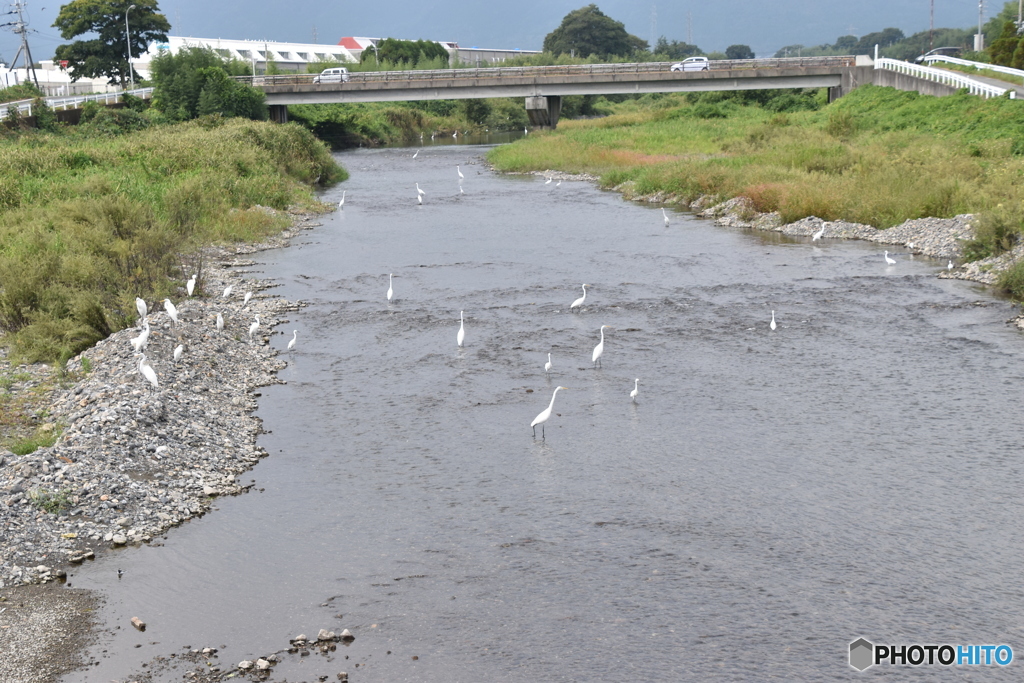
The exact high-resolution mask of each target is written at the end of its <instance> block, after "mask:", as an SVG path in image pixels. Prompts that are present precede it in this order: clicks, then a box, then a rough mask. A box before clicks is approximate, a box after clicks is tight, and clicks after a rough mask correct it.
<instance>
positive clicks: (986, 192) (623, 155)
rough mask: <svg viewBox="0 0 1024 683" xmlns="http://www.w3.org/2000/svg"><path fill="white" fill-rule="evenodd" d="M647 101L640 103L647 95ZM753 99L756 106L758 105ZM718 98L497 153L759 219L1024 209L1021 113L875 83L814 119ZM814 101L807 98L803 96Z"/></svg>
mask: <svg viewBox="0 0 1024 683" xmlns="http://www.w3.org/2000/svg"><path fill="white" fill-rule="evenodd" d="M641 99H642V98H641ZM752 100H753V102H752ZM777 101H778V100H775V99H769V100H765V101H764V102H760V101H757V100H756V98H754V97H753V96H750V95H747V96H730V95H728V94H724V93H709V94H706V95H700V96H687V97H683V96H678V95H673V96H667V97H663V98H659V99H658V100H651V101H648V102H642V101H639V100H635V101H633V102H629V103H623V104H619V105H612V106H613V108H614V110H615V112H616V113H615V114H613V115H612V116H609V117H606V118H603V119H599V120H588V121H564V122H560V123H559V127H558V130H557V131H554V132H549V133H544V134H538V135H531V136H529V137H528V138H525V139H523V140H519V141H517V142H516V143H514V144H511V145H506V146H502V147H499V148H496V149H495V150H493V151H492V152H491V153H490V155H489V159H490V161H491V162H492V163H494V164H495V166H496V167H497V168H499V169H502V170H508V171H530V170H543V169H547V168H557V169H560V170H563V171H569V172H576V173H590V174H594V175H598V176H600V177H601V182H602V185H604V186H606V187H613V186H617V185H620V184H622V183H624V182H627V181H628V182H629V183H630V185H629V187H630V188H631V189H630V192H631V193H634V194H636V195H643V194H652V193H655V192H665V193H668V194H670V195H675V196H676V197H677V198H678V199H679V200H681V201H691V200H693V199H696V198H697V197H698V196H700V195H703V194H711V195H716V196H719V197H720V198H722V199H727V198H730V197H734V196H738V195H745V196H748V197H750V198H751V199H752V200H753V201H754V204H755V206H756V207H757V208H758V210H760V211H779V212H780V214H781V215H782V217H783V219H784V220H786V221H793V220H797V219H799V218H803V217H806V216H808V215H815V216H818V217H820V218H823V219H826V220H837V219H843V220H850V221H856V222H860V223H867V224H870V225H874V226H877V227H879V228H887V227H890V226H893V225H896V224H899V223H901V222H903V221H905V220H907V219H911V218H922V217H927V216H935V217H950V216H954V215H956V214H959V213H966V212H974V213H985V212H987V211H990V210H991V209H993V208H994V207H996V206H997V205H999V204H1004V205H1007V206H1009V205H1015V206H1016V205H1020V204H1021V202H1022V201H1024V184H1022V183H1021V180H1022V179H1024V156H1022V153H1024V106H1022V103H1020V102H1017V101H1016V100H1009V99H1002V98H997V99H991V100H983V99H980V98H977V97H974V96H970V95H967V94H965V93H961V94H956V95H952V96H949V97H942V98H939V97H925V96H920V95H918V94H916V93H907V92H901V91H897V90H894V89H892V88H879V87H873V86H865V87H861V88H858V89H857V90H855V91H853V92H852V93H851V94H849V95H847V96H846V97H844V98H842V99H840V100H838V101H837V102H835V103H833V104H831V105H827V106H820V107H818V108H817V109H813V110H802V111H801V110H800V108H799V107H793V108H791V109H789V110H787V111H783V112H779V111H776V110H774V109H773V107H772V106H771V105H770V103H772V102H777ZM803 101H806V100H803Z"/></svg>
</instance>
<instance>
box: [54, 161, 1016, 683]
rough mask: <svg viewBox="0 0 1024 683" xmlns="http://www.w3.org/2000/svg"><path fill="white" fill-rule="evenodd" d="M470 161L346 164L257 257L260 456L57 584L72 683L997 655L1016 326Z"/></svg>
mask: <svg viewBox="0 0 1024 683" xmlns="http://www.w3.org/2000/svg"><path fill="white" fill-rule="evenodd" d="M486 149H487V148H486V147H481V146H476V147H474V146H451V147H427V148H423V149H422V150H421V151H420V153H419V155H418V157H417V158H415V159H414V158H413V153H414V151H415V150H414V149H378V150H370V151H367V150H359V151H353V152H346V153H343V154H340V155H339V157H340V159H339V160H340V161H341V162H342V163H343V164H344V165H345V167H346V168H348V169H349V170H350V171H351V172H352V178H351V180H350V181H349V182H346V183H345V184H344V186H343V187H341V186H339V187H337V188H332V189H331V190H329V191H328V192H327V193H326V194H325V196H324V199H325V200H326V201H334V202H336V201H337V200H338V199H339V198H340V197H341V193H342V190H343V189H344V190H345V191H346V200H345V206H344V209H343V210H342V211H338V212H336V213H334V214H330V215H327V216H325V217H324V219H323V225H322V226H321V227H318V228H316V229H315V230H313V231H311V232H308V233H304V236H303V237H302V238H300V239H296V240H295V242H294V243H293V245H292V246H291V247H289V248H286V249H282V250H279V251H272V252H263V253H261V254H259V255H257V258H258V259H260V262H261V265H260V266H259V268H258V270H260V272H261V274H262V275H263V276H266V277H272V278H276V279H277V280H278V281H279V282H280V283H281V284H282V287H281V288H279V289H278V290H276V291H277V293H279V294H280V295H282V296H284V297H286V298H288V299H292V300H299V299H301V300H304V301H307V302H309V306H308V308H305V309H302V310H300V311H299V312H297V313H296V314H295V317H294V320H293V322H292V323H290V324H286V325H282V326H281V327H280V328H279V329H278V332H279V333H280V334H277V335H275V336H274V337H273V341H272V343H273V344H274V345H275V346H277V347H279V348H281V349H284V347H285V346H286V344H287V342H288V340H289V339H291V336H292V330H293V329H296V330H298V344H297V345H296V348H295V350H294V352H292V353H290V354H287V355H286V356H285V358H286V359H287V360H288V361H289V365H288V367H287V368H286V369H285V370H283V371H282V372H281V373H280V377H281V379H282V380H285V381H286V382H287V384H284V385H280V386H272V387H268V388H266V389H265V390H264V391H263V396H262V398H261V399H260V408H259V415H260V417H262V418H263V420H264V427H265V429H266V430H268V433H266V434H265V435H263V436H262V438H261V445H262V446H263V447H265V448H266V449H267V450H268V451H269V452H270V454H271V457H269V458H267V459H265V460H263V461H262V462H261V463H260V464H259V465H258V466H257V467H256V468H255V470H253V471H252V473H251V476H246V477H244V478H243V480H244V481H246V482H248V481H249V480H250V479H253V480H255V486H256V487H257V488H256V489H254V490H253V491H252V492H251V493H249V494H246V495H242V496H239V497H236V498H228V499H221V500H220V501H219V502H218V504H217V507H218V508H219V510H218V511H217V512H214V513H212V514H209V515H207V516H205V517H204V518H202V519H197V520H194V521H192V522H191V523H188V524H185V525H184V526H183V527H181V528H180V529H177V530H174V531H172V532H171V533H170V534H169V535H168V538H167V540H166V541H165V545H163V546H162V547H145V548H142V549H138V550H131V549H129V550H126V551H123V552H117V553H111V554H108V555H106V556H105V557H103V558H101V559H100V560H98V561H96V562H95V563H92V564H90V565H88V566H83V567H82V568H79V569H77V570H76V571H75V574H76V576H75V579H74V584H75V586H76V587H81V588H95V589H99V590H100V591H101V592H102V593H103V594H104V595H105V596H106V599H107V605H106V607H105V608H104V609H103V613H102V615H101V619H102V621H103V623H104V624H105V625H106V630H104V631H103V632H102V633H101V635H100V639H99V642H98V643H97V645H96V647H95V649H94V651H93V656H94V657H95V658H97V659H99V661H100V663H99V665H97V666H93V667H91V668H90V669H89V670H88V672H80V673H78V674H74V675H71V676H68V677H67V678H66V680H67V681H93V682H95V681H102V682H103V683H107V681H110V680H111V679H114V680H134V678H129V676H130V675H132V673H133V672H136V673H137V672H140V671H145V669H142V668H140V667H141V666H142V663H144V662H150V660H152V658H154V657H156V656H158V655H166V654H167V653H170V652H181V651H182V649H181V648H183V647H184V646H186V645H188V646H190V647H192V648H202V647H215V648H221V649H220V653H219V656H218V658H217V660H216V662H215V664H216V665H219V666H221V667H224V668H225V670H227V669H229V668H232V667H234V666H235V665H237V663H238V662H239V661H241V660H244V659H255V658H256V657H258V656H260V655H265V654H269V653H272V652H277V651H279V650H282V649H283V648H286V647H288V639H289V638H292V637H294V636H296V635H298V634H300V633H305V634H307V635H309V636H311V637H313V636H315V634H316V633H317V631H318V630H319V629H321V628H328V629H331V630H335V631H340V630H341V629H342V628H348V629H350V630H351V631H352V633H353V634H354V635H355V636H356V639H355V641H354V642H353V643H352V644H350V645H348V646H341V645H339V647H338V651H337V652H335V653H332V654H331V658H330V659H328V658H325V657H323V656H320V655H316V656H312V657H285V658H284V661H283V662H282V663H281V664H279V665H277V666H276V667H275V669H274V673H273V676H272V680H282V679H284V678H287V679H288V680H291V681H296V680H308V681H313V680H316V679H317V677H319V676H330V677H331V680H335V674H336V673H338V672H339V671H347V672H348V673H349V677H350V680H352V681H363V682H371V681H372V682H381V683H385V682H394V681H465V682H467V683H469V682H478V681H523V680H536V681H555V680H560V681H599V680H600V681H608V680H623V681H645V680H646V681H654V680H664V681H667V680H684V679H693V680H701V679H709V678H715V679H716V680H750V681H759V680H765V679H766V678H769V677H778V678H781V679H784V680H821V679H825V678H844V677H846V676H847V674H849V673H853V670H852V669H850V668H849V666H848V664H847V655H848V646H849V643H850V642H851V641H853V640H855V639H857V638H858V637H861V636H863V637H865V638H867V639H868V640H869V641H872V642H875V643H892V644H901V643H903V644H912V643H920V644H945V643H949V644H954V645H955V644H1002V643H1006V644H1009V645H1010V646H1012V647H1013V648H1014V649H1015V652H1018V653H1022V654H1024V627H1022V623H1021V619H1020V615H1021V614H1022V613H1024V591H1021V588H1020V583H1021V566H1022V564H1024V537H1022V536H1021V534H1020V533H1019V528H1020V523H1021V522H1020V520H1021V519H1022V518H1024V497H1022V495H1021V493H1022V487H1021V468H1020V464H1019V462H1018V460H1019V458H1020V456H1021V444H1022V437H1021V430H1020V419H1019V415H1018V413H1017V411H1018V410H1019V407H1020V405H1021V399H1022V391H1021V387H1022V379H1024V378H1022V368H1024V338H1022V336H1021V333H1019V332H1018V331H1016V330H1015V329H1013V328H1012V327H1010V326H1008V325H1007V324H1006V320H1007V319H1008V318H1010V317H1011V315H1012V307H1011V306H1010V305H1009V304H1008V303H1006V302H1004V301H1001V300H999V299H997V298H995V297H993V296H992V295H991V294H990V292H989V291H988V290H985V289H982V288H979V287H977V286H974V285H971V284H968V283H964V282H960V281H953V280H938V279H936V278H935V275H936V273H937V272H938V271H939V270H940V269H941V268H942V267H944V264H940V263H937V262H934V261H929V260H927V259H923V258H921V257H918V258H916V259H911V258H910V257H909V255H908V254H905V253H892V252H890V256H893V257H894V258H895V259H896V264H895V265H893V266H889V265H887V264H886V262H885V260H884V258H883V256H882V250H881V249H880V248H879V247H878V246H877V245H872V244H867V243H860V242H833V241H824V242H814V243H812V242H811V241H809V240H795V239H788V238H785V237H781V236H779V235H777V234H774V233H773V234H763V233H755V232H751V231H747V230H738V229H726V228H720V227H716V226H714V225H713V224H712V223H711V222H710V221H703V220H696V219H693V218H691V217H690V216H689V215H687V214H671V212H670V215H671V217H672V222H671V225H669V226H668V227H666V226H665V225H664V222H663V219H662V213H661V211H660V209H659V208H652V207H648V206H638V205H635V204H631V203H627V202H624V201H622V199H621V198H620V197H619V196H618V195H617V194H614V193H610V192H602V191H600V190H598V189H596V188H595V187H594V186H593V185H592V184H590V183H586V182H574V181H565V182H562V183H561V186H560V187H559V186H557V183H555V182H551V183H545V182H544V179H543V178H539V177H536V176H500V175H496V174H494V173H492V172H490V171H489V170H488V168H487V166H486V165H485V164H484V163H483V160H482V155H483V154H484V153H485V152H486ZM456 164H459V165H460V167H461V170H462V172H463V174H464V175H465V180H463V181H462V187H463V190H464V194H460V191H459V177H458V174H457V172H456ZM415 183H419V185H420V187H421V188H422V189H423V190H424V191H425V192H426V194H425V196H424V197H423V204H422V205H419V204H418V203H417V199H416V196H417V195H416V187H415ZM389 273H394V280H393V288H394V292H395V301H394V302H392V303H390V304H389V303H388V302H387V301H386V298H385V293H386V291H387V289H388V274H389ZM584 282H585V283H587V284H589V285H591V288H590V289H589V291H588V294H587V300H586V303H585V304H584V306H583V307H582V310H581V311H580V312H579V313H575V312H570V311H569V304H570V303H571V302H572V301H573V300H574V299H576V298H577V297H579V296H580V295H581V293H582V291H581V287H580V285H581V284H582V283H584ZM460 311H464V312H465V313H464V315H465V329H466V341H465V347H464V348H458V347H457V346H456V333H457V331H458V328H459V313H460ZM772 311H774V315H775V320H776V322H777V324H778V328H777V329H776V330H775V331H774V332H773V331H772V330H771V329H769V322H770V320H771V317H772ZM602 324H607V325H609V326H611V327H612V328H613V329H610V330H606V331H605V347H604V356H603V358H602V359H601V360H602V367H601V368H600V369H595V368H594V367H593V366H592V363H591V352H592V350H593V349H594V346H595V345H596V344H597V343H598V341H599V328H600V327H601V325H602ZM548 353H550V354H551V358H552V365H553V367H552V370H551V373H550V374H545V372H544V363H545V362H546V361H547V354H548ZM636 378H639V380H640V385H639V396H638V398H637V402H636V403H635V404H634V403H633V402H632V401H631V400H630V396H629V394H630V391H631V390H632V389H633V388H634V379H636ZM559 385H562V386H566V387H569V389H568V390H567V391H560V392H558V396H557V400H556V401H555V405H554V414H553V415H552V417H551V419H550V420H549V421H548V423H547V424H546V428H545V432H547V431H550V432H551V436H546V438H544V439H542V438H541V431H540V429H538V431H537V436H536V438H534V436H533V435H532V432H531V429H530V422H531V420H533V418H534V417H535V416H536V415H537V414H538V413H539V412H540V411H542V410H543V409H544V408H546V407H547V405H548V402H549V401H550V400H551V395H552V392H553V390H554V389H555V387H557V386H559ZM118 568H120V569H123V570H124V575H123V577H122V578H120V579H119V578H118V576H117V571H116V570H117V569H118ZM132 616H138V617H140V618H142V619H143V620H144V621H146V622H147V623H148V625H149V628H148V630H147V631H146V633H144V634H142V633H138V632H136V631H134V630H133V629H131V628H130V627H129V626H128V625H127V624H128V620H129V619H130V617H132ZM118 627H120V628H118ZM222 646H223V647H222ZM346 657H347V659H346ZM357 665H358V666H357ZM1018 666H1019V664H1017V663H1016V662H1015V663H1014V664H1013V665H1011V666H1010V667H1007V668H1005V669H1004V668H999V667H994V666H993V667H967V666H964V667H959V668H960V673H970V671H964V669H975V670H977V669H979V668H985V669H986V670H985V671H978V673H979V674H984V675H985V677H986V679H992V680H1011V678H1013V677H1014V674H1015V672H1014V669H1016V668H1018ZM944 668H945V667H939V666H932V667H928V666H921V667H910V668H908V670H903V671H899V672H896V671H894V672H893V673H899V674H901V675H906V676H910V677H913V678H929V679H930V678H938V677H940V676H948V675H949V672H946V671H943V669H944ZM155 676H156V679H157V680H162V679H161V674H159V673H156V674H155ZM165 677H166V680H181V672H180V671H179V672H177V673H174V674H173V675H172V673H171V672H167V673H166V676H165Z"/></svg>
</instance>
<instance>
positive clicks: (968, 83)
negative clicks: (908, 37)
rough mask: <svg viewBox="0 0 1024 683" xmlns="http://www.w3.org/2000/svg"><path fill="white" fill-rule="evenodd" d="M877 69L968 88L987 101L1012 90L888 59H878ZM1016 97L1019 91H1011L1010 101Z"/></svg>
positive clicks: (928, 67)
mask: <svg viewBox="0 0 1024 683" xmlns="http://www.w3.org/2000/svg"><path fill="white" fill-rule="evenodd" d="M875 68H876V69H886V70H888V71H895V72H897V73H901V74H907V75H908V76H916V77H917V78H923V79H925V80H927V81H935V82H936V83H944V84H945V85H950V86H953V87H955V88H967V91H968V92H969V93H971V94H972V95H978V96H979V97H984V98H985V99H988V98H990V97H1002V96H1003V95H1004V94H1005V93H1006V91H1007V90H1010V89H1009V88H1000V87H998V86H995V85H989V84H988V83H982V82H981V81H976V80H974V79H973V78H970V77H969V76H967V75H965V74H960V73H956V72H955V71H946V70H945V69H933V68H932V67H930V66H921V65H920V64H913V63H911V62H904V61H901V60H898V59H889V58H888V57H879V58H878V59H876V60H875ZM1016 97H1017V91H1015V90H1010V99H1016Z"/></svg>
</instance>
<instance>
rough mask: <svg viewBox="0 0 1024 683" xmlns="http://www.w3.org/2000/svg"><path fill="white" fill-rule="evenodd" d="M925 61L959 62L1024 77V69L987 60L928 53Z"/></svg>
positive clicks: (963, 64)
mask: <svg viewBox="0 0 1024 683" xmlns="http://www.w3.org/2000/svg"><path fill="white" fill-rule="evenodd" d="M924 61H926V62H928V63H929V64H932V63H933V62H949V63H950V64H959V65H960V66H973V67H974V68H976V69H985V70H986V71H995V72H997V73H1001V74H1008V75H1010V76H1016V77H1017V78H1021V79H1024V71H1021V70H1020V69H1014V68H1012V67H1009V66H1000V65H999V64H986V63H985V62H972V61H970V60H969V59H960V58H959V57H947V56H946V55H928V56H927V57H925V58H924Z"/></svg>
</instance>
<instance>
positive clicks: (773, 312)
mask: <svg viewBox="0 0 1024 683" xmlns="http://www.w3.org/2000/svg"><path fill="white" fill-rule="evenodd" d="M768 327H770V328H772V329H773V330H774V329H775V311H772V321H771V322H770V323H769V324H768Z"/></svg>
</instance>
